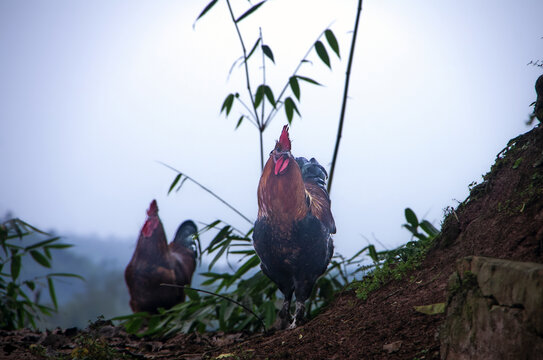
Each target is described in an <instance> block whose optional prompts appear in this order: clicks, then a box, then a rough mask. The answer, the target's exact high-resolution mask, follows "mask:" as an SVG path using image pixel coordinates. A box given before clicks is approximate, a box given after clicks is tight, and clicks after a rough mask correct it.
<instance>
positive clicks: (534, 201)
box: [0, 126, 543, 359]
mask: <svg viewBox="0 0 543 360" xmlns="http://www.w3.org/2000/svg"><path fill="white" fill-rule="evenodd" d="M446 212H447V216H446V217H445V220H444V222H443V227H442V232H441V234H440V235H439V236H438V238H437V239H436V241H435V244H434V246H433V248H432V249H431V250H430V251H429V252H428V254H427V256H426V258H425V260H424V261H423V262H422V264H421V265H420V266H419V267H418V268H417V269H415V270H413V271H411V272H410V273H408V274H407V275H405V276H404V277H403V279H402V280H393V281H391V282H389V283H387V284H386V285H384V286H382V287H381V288H380V289H378V290H376V291H375V292H373V293H371V294H370V296H369V297H368V299H367V300H361V299H359V298H357V297H356V294H355V292H354V291H345V292H342V293H340V294H338V296H337V298H336V300H335V301H334V302H333V303H332V304H331V305H330V306H329V307H328V308H327V309H326V310H325V311H323V313H321V314H320V315H318V316H317V317H316V318H314V319H312V320H311V321H309V322H308V323H306V324H305V325H302V326H299V327H298V328H296V329H294V330H284V331H277V332H273V333H268V334H262V333H258V334H243V333H237V334H224V333H204V334H197V333H193V334H178V335H176V336H175V337H172V338H170V339H166V340H158V339H152V338H150V339H140V338H137V337H135V336H133V335H129V334H127V333H126V332H125V331H124V330H123V329H122V328H119V327H115V326H112V325H111V324H110V323H109V322H107V321H101V322H100V321H99V322H97V323H95V324H94V325H92V326H90V327H89V328H88V329H85V330H78V329H65V330H63V329H57V330H54V331H47V332H42V333H40V332H35V331H32V330H28V329H24V330H18V331H9V332H8V331H0V358H12V359H43V358H56V357H58V356H62V355H70V354H71V356H73V357H76V355H79V357H80V358H84V356H85V355H88V356H91V355H92V354H91V353H88V354H87V353H83V352H82V351H84V349H91V346H90V345H89V344H91V345H92V346H94V347H93V349H94V351H95V352H94V356H95V357H93V358H107V356H111V358H120V357H122V356H126V357H127V358H136V359H174V358H175V359H212V358H215V359H361V358H364V359H438V358H439V356H440V355H439V345H440V344H439V330H440V326H441V324H442V323H443V320H444V315H443V314H437V315H425V314H422V313H419V312H417V311H415V310H414V308H413V307H414V306H418V305H428V304H434V303H439V302H445V301H446V299H447V289H446V287H447V280H448V278H449V276H450V275H451V274H452V273H453V271H454V269H455V264H456V261H457V260H458V259H461V258H462V257H465V256H468V255H481V256H489V257H496V258H502V259H511V260H518V261H531V262H538V263H543V127H542V126H538V127H536V128H534V129H532V130H531V131H529V132H528V133H526V134H524V135H521V136H519V137H517V138H515V139H513V140H511V141H510V142H509V144H508V145H507V147H506V148H505V149H504V150H503V151H502V152H500V153H499V154H498V156H497V158H496V163H495V164H494V165H493V166H492V168H491V171H490V172H489V173H488V174H486V175H485V176H484V182H483V183H481V184H479V185H475V186H474V185H472V188H471V192H470V195H469V197H468V198H467V199H466V200H465V201H464V202H463V203H461V204H460V205H459V206H458V207H457V208H456V209H452V208H450V209H447V211H446ZM84 344H86V347H85V346H83V345H84ZM100 351H102V353H100ZM111 351H116V353H115V354H114V355H112V353H111ZM108 352H109V353H108Z"/></svg>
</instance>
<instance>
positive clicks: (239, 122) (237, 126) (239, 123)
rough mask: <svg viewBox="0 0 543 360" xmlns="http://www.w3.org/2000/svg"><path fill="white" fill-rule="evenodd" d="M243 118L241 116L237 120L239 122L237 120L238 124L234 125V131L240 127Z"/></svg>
mask: <svg viewBox="0 0 543 360" xmlns="http://www.w3.org/2000/svg"><path fill="white" fill-rule="evenodd" d="M244 117H245V116H243V115H241V116H240V118H239V120H238V123H237V124H236V129H237V128H239V126H240V125H241V122H242V121H243V118H244Z"/></svg>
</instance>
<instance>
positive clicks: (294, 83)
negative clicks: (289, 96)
mask: <svg viewBox="0 0 543 360" xmlns="http://www.w3.org/2000/svg"><path fill="white" fill-rule="evenodd" d="M288 83H289V85H290V89H291V90H292V93H293V94H294V96H296V99H298V101H300V84H299V83H298V79H297V78H296V76H291V77H290V79H288Z"/></svg>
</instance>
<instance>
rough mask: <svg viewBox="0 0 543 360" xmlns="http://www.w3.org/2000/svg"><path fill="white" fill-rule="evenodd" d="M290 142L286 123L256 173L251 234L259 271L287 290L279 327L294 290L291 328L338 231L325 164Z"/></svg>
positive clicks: (300, 315)
mask: <svg viewBox="0 0 543 360" xmlns="http://www.w3.org/2000/svg"><path fill="white" fill-rule="evenodd" d="M290 148H291V143H290V139H289V134H288V126H287V125H285V126H284V127H283V131H282V133H281V136H280V138H279V141H277V143H276V145H275V148H274V149H273V151H272V152H271V153H270V157H269V159H268V161H267V163H266V165H265V167H264V170H263V172H262V176H261V178H260V183H259V185H258V219H257V221H256V222H255V228H254V234H253V244H254V247H255V251H256V253H257V255H258V256H259V258H260V260H261V268H262V271H263V273H264V274H266V276H268V277H269V278H270V279H271V280H272V281H273V282H274V283H276V284H277V286H278V287H279V290H280V291H281V292H282V293H283V295H284V296H285V299H284V302H283V305H282V308H281V310H280V312H279V317H278V323H277V324H276V326H277V327H279V328H285V327H286V326H287V325H288V324H289V322H291V315H290V303H291V299H292V294H293V293H294V294H295V295H296V310H295V313H294V319H293V320H292V322H291V323H290V328H295V327H296V326H297V324H298V323H300V322H301V321H303V318H304V312H305V301H306V300H307V299H308V298H309V296H310V294H311V291H312V289H313V286H314V284H315V281H316V280H317V278H318V277H319V276H320V275H322V274H323V273H324V272H325V271H326V267H327V266H328V264H329V263H330V259H331V258H332V255H333V252H334V245H333V242H332V238H331V234H334V233H335V232H336V226H335V223H334V218H333V216H332V212H331V210H330V198H329V196H328V192H327V191H326V179H327V177H328V175H327V173H326V170H324V168H323V167H322V166H321V165H319V163H318V162H317V160H315V159H314V158H312V159H311V160H309V161H308V160H307V159H305V158H303V157H299V158H296V159H295V158H294V157H293V156H292V154H291V153H290Z"/></svg>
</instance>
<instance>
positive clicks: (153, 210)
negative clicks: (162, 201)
mask: <svg viewBox="0 0 543 360" xmlns="http://www.w3.org/2000/svg"><path fill="white" fill-rule="evenodd" d="M156 214H158V206H157V204H156V200H155V199H153V201H151V205H149V210H147V216H151V215H156Z"/></svg>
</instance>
